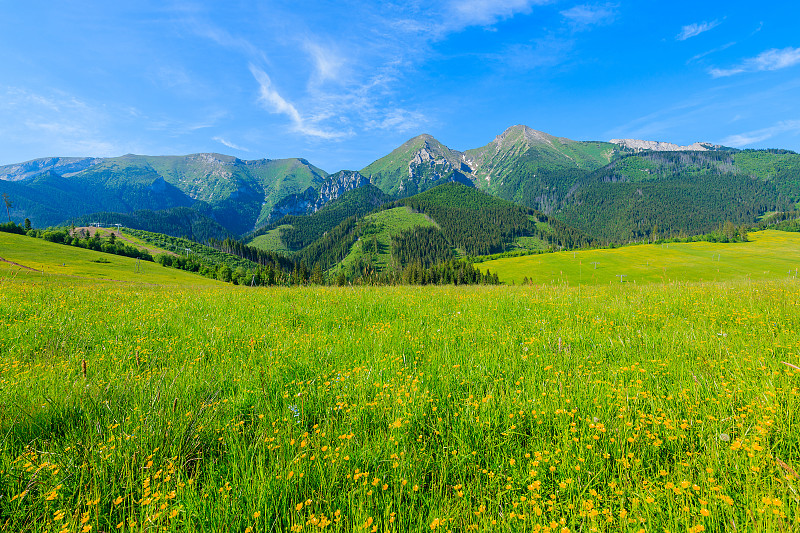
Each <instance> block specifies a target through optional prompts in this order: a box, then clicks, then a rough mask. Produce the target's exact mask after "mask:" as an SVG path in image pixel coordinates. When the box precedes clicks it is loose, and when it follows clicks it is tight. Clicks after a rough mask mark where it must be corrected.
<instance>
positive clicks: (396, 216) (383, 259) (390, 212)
mask: <svg viewBox="0 0 800 533" xmlns="http://www.w3.org/2000/svg"><path fill="white" fill-rule="evenodd" d="M363 221H364V222H371V223H373V224H374V225H375V228H374V231H373V232H371V233H369V234H367V235H363V236H362V237H361V239H360V240H359V241H357V242H356V243H355V244H354V245H353V247H352V248H351V249H350V253H349V254H347V256H346V257H345V258H344V259H343V260H342V262H341V263H340V265H339V266H337V267H334V269H333V270H334V271H338V269H339V268H345V269H347V268H349V267H350V266H351V265H353V264H354V263H356V262H357V261H358V260H359V259H360V258H362V257H364V256H365V255H366V254H365V253H364V251H363V248H362V247H363V245H364V242H365V241H367V240H370V239H372V237H373V236H374V237H375V238H376V239H377V242H378V250H379V252H378V253H377V254H369V255H370V257H371V258H372V260H373V262H374V264H375V265H376V266H377V267H378V268H379V269H380V270H384V269H386V268H387V267H388V266H390V265H391V261H392V253H391V251H392V235H397V234H398V233H400V232H402V231H405V230H408V229H411V228H413V227H415V226H423V227H426V226H436V223H435V222H433V221H432V220H431V219H429V218H428V217H426V216H425V215H423V214H422V213H414V212H412V211H411V209H409V208H408V207H395V208H394V209H387V210H385V211H380V212H378V213H374V214H372V215H367V216H365V217H364V219H363Z"/></svg>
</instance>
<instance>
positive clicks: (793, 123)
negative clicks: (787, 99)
mask: <svg viewBox="0 0 800 533" xmlns="http://www.w3.org/2000/svg"><path fill="white" fill-rule="evenodd" d="M789 132H794V133H800V120H783V121H781V122H778V123H777V124H775V125H774V126H770V127H768V128H763V129H760V130H754V131H748V132H745V133H739V134H736V135H730V136H728V137H725V138H724V139H722V141H720V144H723V145H725V146H733V147H735V148H739V147H741V146H747V145H749V144H754V143H758V142H762V141H766V140H767V139H771V138H773V137H775V136H776V135H780V134H781V133H789Z"/></svg>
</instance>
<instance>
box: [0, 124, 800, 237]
mask: <svg viewBox="0 0 800 533" xmlns="http://www.w3.org/2000/svg"><path fill="white" fill-rule="evenodd" d="M614 141H617V142H606V141H574V140H571V139H569V138H566V137H557V136H554V135H551V134H549V133H546V132H542V131H539V130H535V129H533V128H530V127H528V126H525V125H522V124H517V125H514V126H511V127H509V128H507V129H506V130H504V131H503V132H502V133H500V134H499V135H496V136H495V137H494V138H493V139H492V140H491V141H490V142H488V143H487V144H486V145H484V146H481V147H478V148H471V149H467V150H464V151H459V150H454V149H451V148H449V147H448V146H446V145H445V144H443V143H441V142H440V141H438V140H437V139H436V138H435V137H433V136H432V135H430V134H421V135H417V136H415V137H412V138H410V139H408V140H407V141H406V142H404V143H403V144H401V145H400V146H398V147H397V148H396V149H395V150H393V151H392V152H390V153H389V154H387V155H385V156H383V157H381V158H379V159H377V160H375V161H373V162H372V163H370V164H369V165H367V166H366V167H364V168H362V169H361V170H347V171H344V170H342V171H338V172H336V173H333V174H328V173H327V172H326V171H324V170H322V169H320V168H318V167H316V166H314V165H313V164H311V163H310V162H309V161H308V160H307V159H305V158H286V159H258V160H241V159H239V158H237V157H234V156H228V155H225V154H220V153H214V152H200V153H196V154H188V155H184V156H145V155H136V154H126V155H123V156H119V157H115V158H58V157H56V158H42V159H38V160H32V161H28V162H25V163H19V164H14V165H6V166H0V192H3V193H6V194H9V196H10V197H11V199H12V202H13V203H12V206H11V208H10V212H9V213H10V215H11V216H12V217H15V218H18V219H20V220H21V219H23V218H26V217H30V218H31V219H32V222H33V223H34V224H35V225H37V226H42V227H43V226H47V225H54V224H62V223H65V222H67V223H68V221H69V220H71V219H74V218H75V217H78V216H82V215H89V214H91V213H100V212H119V213H133V212H137V213H143V212H145V211H146V210H154V211H158V210H162V211H163V210H170V209H174V208H190V209H194V210H196V211H197V212H198V213H200V214H202V215H203V217H201V218H200V219H199V220H207V221H210V222H209V223H211V222H213V223H216V224H220V225H221V226H222V227H224V228H225V229H226V230H227V231H229V232H230V233H231V234H234V235H244V234H249V233H252V232H254V231H255V230H257V229H259V228H262V227H265V226H267V225H270V224H271V223H273V222H275V221H276V220H278V219H280V218H282V217H284V216H287V215H290V216H295V217H303V216H307V215H310V214H312V213H314V212H316V211H319V210H320V209H322V208H323V207H324V206H325V205H327V204H329V203H330V202H332V201H334V200H335V199H336V198H338V197H340V196H342V195H343V194H345V193H347V192H348V191H351V190H354V189H357V188H360V187H364V186H366V185H373V186H375V187H377V188H378V189H380V191H382V192H383V193H384V194H388V195H390V196H391V197H393V198H396V199H399V198H405V197H410V196H413V195H415V194H418V193H421V192H424V191H426V190H428V189H430V188H433V187H435V186H437V185H440V184H443V183H449V182H455V183H461V184H463V185H468V186H470V187H474V188H476V189H479V190H481V191H483V192H487V193H489V194H491V195H493V196H496V197H498V198H501V199H504V200H507V201H511V202H514V203H517V204H521V205H524V206H526V207H530V208H533V209H536V210H538V211H540V212H542V213H544V214H547V215H553V216H567V217H568V219H569V220H570V221H571V223H572V224H573V225H575V226H576V227H579V228H580V229H583V230H584V231H587V232H589V233H592V234H593V235H595V236H601V235H602V236H604V237H607V238H611V237H609V236H614V237H613V238H615V239H624V238H626V237H625V235H627V233H625V232H624V231H622V230H620V229H619V228H617V229H616V230H614V231H609V228H608V227H605V226H609V225H613V224H614V222H613V221H609V220H607V219H606V218H603V217H599V218H598V217H597V216H595V215H594V214H591V212H592V211H595V212H600V211H602V210H603V209H604V208H603V202H604V201H605V200H604V198H606V197H607V198H612V197H613V198H614V201H615V202H618V204H617V206H616V207H615V209H617V212H618V213H624V216H623V219H624V220H626V221H629V222H630V224H631V225H632V226H631V228H629V229H630V236H631V238H635V237H636V236H637V235H641V234H642V232H645V233H646V232H648V231H650V230H649V229H648V228H650V226H654V227H655V226H656V225H659V222H658V220H659V215H658V213H653V212H652V210H653V209H654V207H653V205H649V206H648V207H647V209H648V214H647V216H641V217H639V215H636V214H635V213H636V212H637V209H639V210H640V209H641V207H637V206H639V204H640V203H641V202H640V199H641V197H640V195H639V193H638V192H636V191H638V190H647V191H650V192H653V194H654V196H653V198H663V197H664V195H663V194H662V192H660V189H663V188H665V187H667V188H668V187H673V188H674V187H676V186H680V187H682V188H683V189H681V190H684V189H685V190H686V191H693V192H686V194H684V193H681V195H682V196H681V197H682V198H683V197H685V198H691V197H692V195H694V196H697V195H711V196H712V197H714V198H716V199H717V200H716V201H718V202H723V201H736V202H739V203H743V204H742V205H744V207H742V208H741V209H739V208H737V209H735V210H731V209H723V208H722V206H718V207H719V209H717V208H715V209H716V210H715V213H717V214H718V215H720V216H722V214H724V213H733V212H735V213H738V215H737V217H739V219H740V220H738V222H741V221H744V218H742V217H745V218H746V217H751V216H753V214H754V213H756V215H755V216H760V215H761V214H763V213H764V212H766V211H768V210H769V209H772V208H780V207H785V206H786V205H788V203H791V202H797V201H798V200H800V177H798V176H797V171H798V169H800V156H798V155H797V154H795V153H793V152H790V151H778V150H775V151H754V152H752V154H751V155H747V153H749V152H748V151H739V150H735V149H730V148H726V147H722V146H718V145H711V144H709V143H695V144H693V145H690V146H688V147H687V146H679V145H676V144H672V143H664V142H660V141H641V140H625V139H622V140H620V139H615V140H614ZM698 147H700V148H702V150H700V149H699V148H698ZM692 148H698V149H697V150H693V149H692ZM685 149H689V150H685ZM666 153H674V154H693V153H694V154H698V153H707V154H714V153H717V154H727V155H725V156H724V157H723V158H722V159H720V160H712V159H708V160H703V161H701V162H700V163H698V162H697V160H695V159H692V157H690V156H688V155H686V156H684V155H679V157H677V158H673V159H670V160H666V159H663V158H661V159H658V158H656V159H653V158H649V159H648V154H651V155H653V154H655V155H657V154H666ZM723 159H724V160H723ZM42 169H45V170H44V171H42ZM604 169H605V170H604ZM709 173H711V174H715V175H719V176H722V177H721V178H719V177H717V178H712V177H711V176H710V174H709ZM742 176H745V177H746V178H747V179H744V178H743V177H742ZM698 177H702V179H700V178H698ZM743 180H744V181H743ZM748 180H756V181H758V182H764V184H765V185H763V186H761V185H758V186H753V187H751V185H752V184H751V182H750V181H748ZM637 181H643V182H647V184H646V185H642V186H639V187H638V188H636V187H635V188H634V193H632V194H636V195H639V196H630V197H623V196H619V195H620V194H622V193H620V191H622V190H623V189H624V190H625V191H627V190H628V188H629V187H628V185H625V186H623V184H626V183H631V182H637ZM734 182H735V183H736V184H737V185H736V186H737V187H743V189H742V190H745V189H746V190H749V191H751V192H752V193H753V194H756V195H757V196H756V197H753V198H750V197H747V198H744V197H741V195H739V196H736V195H731V194H717V192H716V190H717V189H718V188H720V187H722V188H724V187H725V186H726V185H725V184H726V183H729V184H733V183H734ZM609 183H610V184H609ZM626 187H628V188H626ZM600 190H603V191H606V192H605V193H603V194H600V193H599V192H598V191H600ZM656 193H657V194H656ZM625 194H629V193H628V192H626V193H625ZM609 195H610V196H609ZM758 195H761V196H758ZM654 201H655V200H654ZM687 201H688V200H687ZM684 203H685V202H684ZM673 209H679V210H680V209H687V210H692V209H693V208H692V207H691V206H690V205H689V204H686V205H683V204H676V205H675V206H673ZM590 215H591V216H590ZM620 216H622V215H620ZM637 217H638V218H637ZM712 218H713V217H712ZM161 219H164V217H163V216H161ZM169 220H172V219H171V218H170V219H169ZM590 220H591V221H592V222H591V224H590V223H589V222H588V221H590ZM674 220H680V221H681V222H680V224H684V222H685V223H686V227H680V228H678V227H675V228H674V230H675V231H678V230H681V231H688V232H692V231H696V230H697V231H699V230H701V229H707V226H708V224H709V223H711V221H710V219H709V220H706V221H704V222H703V223H702V227H700V226H698V227H695V226H694V225H693V224H694V223H693V222H692V220H694V218H692V217H688V218H687V217H683V218H680V219H674ZM686 221H688V222H686ZM718 222H719V223H721V222H722V221H718ZM598 223H599V224H601V225H604V227H600V228H598V227H594V226H596V225H597V224H598ZM677 223H678V222H676V224H677ZM188 229H191V230H192V231H193V232H197V231H199V230H198V228H197V223H196V222H195V226H194V228H188ZM214 231H217V232H218V231H219V230H218V228H217V229H215V230H214Z"/></svg>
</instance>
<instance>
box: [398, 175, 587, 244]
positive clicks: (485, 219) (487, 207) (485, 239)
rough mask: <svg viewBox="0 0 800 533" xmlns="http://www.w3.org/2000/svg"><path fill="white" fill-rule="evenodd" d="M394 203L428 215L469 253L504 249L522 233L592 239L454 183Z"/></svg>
mask: <svg viewBox="0 0 800 533" xmlns="http://www.w3.org/2000/svg"><path fill="white" fill-rule="evenodd" d="M392 205H405V206H408V207H410V208H411V209H413V210H414V211H417V212H420V213H424V214H426V215H428V216H429V217H430V218H431V219H432V220H434V221H435V222H436V224H437V225H439V227H440V228H441V231H442V234H443V235H444V237H445V239H447V241H448V242H450V243H451V245H452V246H454V247H456V248H458V249H460V250H463V252H464V253H465V254H466V255H470V256H479V255H488V254H494V253H499V252H502V251H504V250H505V248H506V247H507V246H508V245H509V243H511V242H512V241H513V240H514V239H515V238H516V237H521V236H531V237H537V238H539V239H541V240H543V241H545V242H548V243H550V244H551V245H553V246H554V247H556V248H577V247H583V246H588V245H590V244H591V242H592V239H591V238H590V237H589V236H588V235H586V234H585V233H582V232H581V231H578V230H576V229H574V228H571V227H569V226H567V225H566V224H563V223H561V222H559V221H557V220H555V219H552V217H548V216H546V215H544V214H542V213H540V212H538V211H536V210H534V209H530V208H526V207H521V206H518V205H515V204H512V203H510V202H507V201H505V200H501V199H499V198H496V197H494V196H491V195H488V194H486V193H482V192H480V191H477V190H475V189H472V188H470V187H466V186H463V185H459V184H455V183H451V184H446V185H441V186H439V187H436V188H434V189H430V190H428V191H426V192H424V193H422V194H419V195H417V196H413V197H411V198H406V199H403V200H399V201H397V202H395V204H390V206H392ZM537 223H539V224H537Z"/></svg>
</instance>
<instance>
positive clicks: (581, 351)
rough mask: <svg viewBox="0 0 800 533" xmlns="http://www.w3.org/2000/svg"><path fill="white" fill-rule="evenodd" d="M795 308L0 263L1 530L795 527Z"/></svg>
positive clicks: (742, 286)
mask: <svg viewBox="0 0 800 533" xmlns="http://www.w3.org/2000/svg"><path fill="white" fill-rule="evenodd" d="M0 236H2V234H0ZM31 241H33V240H32V239H31ZM33 242H37V241H33ZM63 248H65V249H66V250H69V248H67V247H63ZM2 250H3V253H4V254H5V253H8V249H7V247H6V245H5V241H3V246H2ZM723 257H724V254H723ZM67 263H68V264H69V262H67ZM64 268H67V267H64ZM176 274H178V273H176ZM98 276H99V274H98ZM798 331H800V282H798V281H797V280H794V279H783V280H778V281H742V282H730V283H698V284H675V283H667V284H663V285H661V284H659V285H654V284H650V285H638V284H637V285H636V286H634V285H633V284H620V283H616V284H612V285H611V286H609V285H605V286H597V287H582V288H581V289H580V290H579V289H578V288H573V287H563V286H559V287H550V286H538V287H508V286H505V287H426V288H420V287H384V288H325V287H321V288H298V289H248V288H243V287H234V286H218V287H215V288H189V287H179V286H160V287H153V286H145V285H142V284H136V283H126V284H120V283H112V282H103V281H97V282H93V283H86V282H83V281H81V282H74V281H73V280H72V279H71V278H66V277H61V278H59V277H55V276H44V277H43V276H41V275H38V276H31V277H29V278H23V277H22V275H18V276H17V277H16V278H15V279H11V278H9V277H5V278H4V279H3V280H2V291H0V353H2V354H3V356H2V358H0V435H2V446H0V502H2V504H0V530H3V531H64V532H68V531H78V532H82V533H88V532H90V531H94V532H97V531H103V532H108V531H116V530H122V531H317V530H320V529H329V530H335V531H348V532H349V531H431V530H439V531H532V532H544V531H548V532H552V531H556V532H566V531H571V532H577V531H642V530H644V531H692V532H700V531H704V530H705V531H734V530H736V531H754V530H758V531H787V532H788V531H797V530H798V529H800V511H799V510H798V509H800V497H799V496H798V488H800V487H799V486H798V485H799V484H800V481H799V478H800V476H798V471H800V432H798V427H799V426H798V424H799V423H800V371H798V370H797V369H796V368H795V367H793V366H791V365H789V364H786V363H792V364H794V365H798V366H800V334H798Z"/></svg>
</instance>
